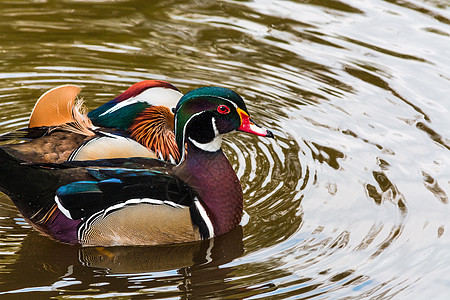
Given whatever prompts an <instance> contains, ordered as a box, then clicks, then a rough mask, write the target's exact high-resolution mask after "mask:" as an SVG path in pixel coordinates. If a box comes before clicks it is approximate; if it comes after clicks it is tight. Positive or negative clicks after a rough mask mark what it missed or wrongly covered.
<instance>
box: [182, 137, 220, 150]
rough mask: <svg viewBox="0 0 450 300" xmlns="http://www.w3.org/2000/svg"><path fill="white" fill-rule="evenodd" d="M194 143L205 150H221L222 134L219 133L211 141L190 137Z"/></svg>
mask: <svg viewBox="0 0 450 300" xmlns="http://www.w3.org/2000/svg"><path fill="white" fill-rule="evenodd" d="M189 140H190V141H191V143H192V144H194V145H195V146H196V147H197V148H200V149H202V150H203V151H207V152H217V151H219V150H220V147H221V146H222V135H221V134H220V135H217V136H216V137H215V138H214V139H213V140H212V141H211V142H209V143H205V144H202V143H199V142H197V141H195V140H193V139H191V138H189Z"/></svg>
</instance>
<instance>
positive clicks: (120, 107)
mask: <svg viewBox="0 0 450 300" xmlns="http://www.w3.org/2000/svg"><path fill="white" fill-rule="evenodd" d="M181 96H182V94H181V92H180V91H179V90H178V89H177V88H176V87H175V86H173V85H172V84H170V83H168V82H165V81H160V80H144V81H141V82H138V83H135V84H133V85H132V86H131V87H129V88H128V89H127V90H126V91H125V92H123V93H122V94H120V95H119V96H117V97H116V98H114V99H113V100H111V101H109V102H107V103H105V104H103V105H102V106H100V107H98V108H96V109H94V110H92V111H90V112H89V113H88V117H89V118H90V119H91V121H92V122H93V123H94V125H96V126H103V127H114V128H118V129H122V130H127V129H128V127H129V126H130V125H131V124H132V123H133V121H134V119H135V118H136V117H137V116H138V115H139V114H140V113H141V112H143V111H144V110H145V109H146V108H148V107H151V106H166V107H169V108H170V107H174V106H175V105H176V104H177V102H178V100H179V99H180V98H181Z"/></svg>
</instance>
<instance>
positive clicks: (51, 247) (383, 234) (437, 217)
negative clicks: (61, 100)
mask: <svg viewBox="0 0 450 300" xmlns="http://www.w3.org/2000/svg"><path fill="white" fill-rule="evenodd" d="M144 79H163V80H167V81H169V82H171V83H173V84H175V85H176V86H177V87H179V88H180V89H181V90H182V91H183V92H187V91H189V90H191V89H193V88H196V87H200V86H208V85H218V86H224V87H229V88H232V89H234V90H235V91H237V92H238V93H240V94H241V95H242V96H243V97H244V98H245V100H246V102H247V106H248V109H249V111H250V112H251V114H252V116H253V118H254V119H255V120H257V122H259V123H260V124H262V125H264V126H266V127H268V128H270V129H271V130H273V132H274V133H275V135H276V139H275V140H273V141H272V140H269V139H265V138H258V137H253V136H249V135H246V134H242V133H235V134H232V135H229V136H227V138H226V141H225V145H224V147H225V152H226V153H227V155H228V157H229V159H230V161H231V162H232V164H233V166H234V168H235V170H236V172H237V174H238V176H239V177H240V179H241V182H242V186H243V189H244V197H245V211H246V213H247V215H248V222H247V223H246V224H244V225H243V226H242V227H239V228H237V229H236V230H234V231H232V232H231V233H229V234H227V235H225V236H223V237H220V238H216V239H214V240H210V241H206V242H204V243H198V244H190V245H182V246H167V247H128V248H79V247H76V246H67V245H63V244H60V243H57V242H54V241H51V240H49V239H48V238H46V237H43V236H41V235H39V234H38V233H37V232H35V231H34V230H33V229H32V228H31V227H30V226H29V225H28V224H27V223H26V222H25V221H24V219H23V218H22V217H21V215H20V214H19V213H18V211H17V209H16V208H15V207H14V205H13V204H12V202H11V201H10V200H9V199H8V198H7V197H6V196H4V195H0V297H1V298H14V299H18V298H27V299H37V298H42V299H48V298H57V299H72V298H77V299H79V298H86V297H97V298H114V299H127V298H155V299H161V298H172V299H205V298H212V299H236V298H245V299H289V298H291V299H294V298H295V299H302V298H308V299H449V297H450V207H449V203H448V202H449V199H448V196H449V194H450V155H449V154H450V153H449V150H450V121H449V109H450V2H449V1H447V0H429V1H426V0H403V1H400V0H386V1H382V0H362V1H350V0H345V1H344V0H343V1H337V0H329V1H320V0H309V1H307V0H304V1H288V0H274V1H269V0H255V1H204V0H199V1H190V2H188V1H147V0H129V1H127V0H122V1H107V0H91V1H88V0H66V1H63V0H60V1H57V0H47V1H46V0H41V1H39V0H36V1H31V0H30V1H22V0H0V83H1V84H0V133H5V132H8V131H11V130H14V129H18V128H21V127H24V126H26V124H27V120H28V117H29V114H30V112H31V109H32V108H33V105H34V103H35V101H36V99H37V98H38V97H39V96H40V95H41V94H42V93H43V92H44V91H46V90H47V89H50V88H52V87H54V86H57V85H61V84H68V83H71V84H77V85H79V86H81V87H82V88H83V90H82V93H81V96H82V97H83V98H84V100H85V102H86V104H87V106H88V107H89V108H91V109H92V108H95V107H97V106H99V105H100V104H103V103H105V102H106V101H108V100H110V99H112V98H113V97H114V96H115V95H117V94H119V93H120V92H122V91H124V90H125V89H126V88H127V87H128V86H130V85H131V84H133V83H135V82H137V81H140V80H144Z"/></svg>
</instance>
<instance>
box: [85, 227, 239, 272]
mask: <svg viewBox="0 0 450 300" xmlns="http://www.w3.org/2000/svg"><path fill="white" fill-rule="evenodd" d="M242 237H243V233H242V227H241V226H238V227H237V228H236V229H235V230H232V231H231V232H229V233H227V234H224V235H222V236H219V237H216V238H214V239H210V240H205V241H201V242H194V243H184V244H173V245H163V246H147V247H145V246H141V247H129V246H126V247H82V248H80V250H79V261H80V262H81V263H82V264H83V265H85V266H89V267H97V268H102V269H107V270H109V271H110V272H113V273H143V272H158V271H167V270H173V269H180V268H186V267H192V266H196V265H202V266H203V265H208V266H218V265H221V264H224V263H227V262H230V261H232V260H233V259H235V258H237V257H239V256H241V255H242V254H243V253H244V246H243V242H242Z"/></svg>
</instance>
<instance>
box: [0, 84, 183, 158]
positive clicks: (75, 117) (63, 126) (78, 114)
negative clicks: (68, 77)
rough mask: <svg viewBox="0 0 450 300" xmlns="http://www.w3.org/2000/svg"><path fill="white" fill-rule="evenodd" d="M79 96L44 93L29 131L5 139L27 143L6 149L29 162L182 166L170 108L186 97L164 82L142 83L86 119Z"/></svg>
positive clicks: (68, 89) (67, 89)
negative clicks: (134, 160)
mask: <svg viewBox="0 0 450 300" xmlns="http://www.w3.org/2000/svg"><path fill="white" fill-rule="evenodd" d="M80 90H81V89H80V88H79V87H77V86H73V85H64V86H60V87H57V88H54V89H51V90H49V91H47V92H46V93H44V94H43V95H42V96H41V97H40V98H39V100H38V101H37V102H36V105H35V107H34V109H33V111H32V113H31V116H30V120H29V125H28V128H25V129H21V130H18V131H15V132H12V133H8V134H4V135H2V136H0V141H6V140H12V139H22V140H27V141H28V142H27V143H22V144H15V145H6V146H3V147H4V149H5V150H7V151H8V152H10V153H12V154H13V155H14V156H15V157H17V158H20V159H22V160H24V161H30V162H63V161H72V160H94V159H101V158H103V159H107V158H119V157H121V158H123V157H152V158H159V159H163V160H166V161H171V162H178V161H179V159H180V154H179V152H178V148H177V147H176V144H175V135H174V117H173V113H172V112H171V110H170V108H172V107H175V105H176V104H177V102H178V100H179V99H180V98H181V96H182V93H181V92H180V91H179V90H178V89H177V88H176V87H175V86H173V85H171V84H170V83H167V82H164V81H161V80H145V81H141V82H138V83H135V84H134V85H132V86H131V87H130V88H128V89H127V90H126V91H125V92H123V93H122V94H120V95H119V96H117V97H116V98H114V99H113V100H111V101H109V102H108V103H106V104H103V105H102V106H100V107H98V108H97V109H94V110H93V111H90V112H89V113H88V114H87V115H86V114H85V113H84V110H83V104H82V102H81V101H80V100H79V99H77V95H78V94H79V92H80ZM77 100H78V101H77Z"/></svg>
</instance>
